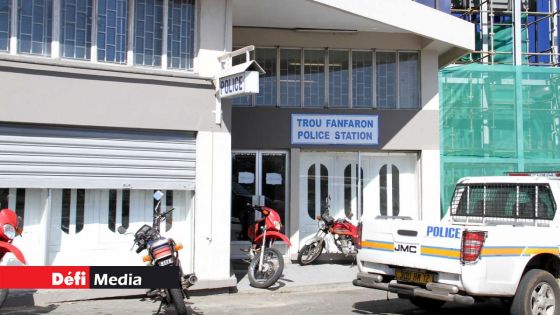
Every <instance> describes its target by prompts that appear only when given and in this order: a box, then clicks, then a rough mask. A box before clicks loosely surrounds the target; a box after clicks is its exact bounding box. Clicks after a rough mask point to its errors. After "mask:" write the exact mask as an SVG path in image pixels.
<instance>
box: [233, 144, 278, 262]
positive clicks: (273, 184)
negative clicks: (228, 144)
mask: <svg viewBox="0 0 560 315" xmlns="http://www.w3.org/2000/svg"><path fill="white" fill-rule="evenodd" d="M287 155H288V154H287V153H286V152H282V151H260V150H259V151H237V152H233V154H232V196H231V198H232V200H231V257H232V258H245V256H246V253H244V252H242V251H241V249H243V248H247V247H248V245H249V237H248V235H247V231H248V228H249V224H251V222H253V221H254V219H255V215H257V214H258V213H257V214H256V213H255V211H254V210H252V209H251V208H250V207H248V206H247V204H250V205H261V206H267V207H270V208H272V209H274V210H276V211H277V212H278V213H279V214H280V217H281V218H282V225H283V228H282V231H281V232H282V233H284V234H286V224H287V222H289V221H288V217H287V214H288V212H287V211H286V195H287V193H286V192H287V185H286V183H287V163H288V161H287Z"/></svg>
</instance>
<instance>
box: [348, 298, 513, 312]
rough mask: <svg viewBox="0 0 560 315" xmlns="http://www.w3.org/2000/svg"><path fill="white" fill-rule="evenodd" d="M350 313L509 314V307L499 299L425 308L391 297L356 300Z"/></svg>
mask: <svg viewBox="0 0 560 315" xmlns="http://www.w3.org/2000/svg"><path fill="white" fill-rule="evenodd" d="M352 307H353V308H354V309H353V310H352V313H355V314H386V313H393V314H441V315H443V314H453V315H463V314H464V315H467V314H468V315H470V314H473V313H477V312H478V313H482V314H495V315H500V314H504V315H505V314H509V309H508V308H507V307H505V306H504V304H502V303H501V302H500V301H494V300H492V301H487V302H481V303H475V304H473V305H470V306H465V305H461V304H456V303H446V304H445V305H444V306H443V307H442V308H439V309H433V310H425V309H421V308H418V307H416V306H414V305H413V304H412V303H410V302H409V301H408V300H407V299H398V298H393V299H389V300H375V301H363V302H356V303H354V305H352Z"/></svg>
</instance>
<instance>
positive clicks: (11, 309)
mask: <svg viewBox="0 0 560 315" xmlns="http://www.w3.org/2000/svg"><path fill="white" fill-rule="evenodd" d="M36 292H37V290H10V292H9V294H8V299H7V300H6V302H5V303H4V305H3V306H2V309H1V310H0V314H6V315H16V314H22V315H23V314H48V313H50V312H52V311H54V310H55V309H56V308H57V307H58V306H57V305H54V304H50V305H47V306H36V305H35V299H34V298H33V295H34V294H35V293H36Z"/></svg>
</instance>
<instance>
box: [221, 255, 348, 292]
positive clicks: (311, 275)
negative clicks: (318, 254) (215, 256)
mask: <svg viewBox="0 0 560 315" xmlns="http://www.w3.org/2000/svg"><path fill="white" fill-rule="evenodd" d="M232 266H233V271H234V273H235V276H236V277H237V280H238V282H237V290H238V292H258V291H263V290H265V291H266V290H273V291H278V290H279V291H294V290H303V289H304V288H303V287H306V288H305V289H306V290H308V289H309V287H316V286H325V285H333V284H352V280H354V279H355V278H356V274H357V273H358V267H357V266H356V265H355V264H352V263H349V262H320V263H316V264H312V265H307V266H300V265H299V264H298V263H297V262H293V263H292V262H286V263H285V264H284V272H283V274H282V276H281V277H280V279H279V280H278V282H277V283H276V284H274V285H273V286H272V287H270V288H268V289H257V288H253V287H251V285H250V284H249V279H248V277H247V268H248V267H249V264H248V263H245V262H242V261H234V262H232Z"/></svg>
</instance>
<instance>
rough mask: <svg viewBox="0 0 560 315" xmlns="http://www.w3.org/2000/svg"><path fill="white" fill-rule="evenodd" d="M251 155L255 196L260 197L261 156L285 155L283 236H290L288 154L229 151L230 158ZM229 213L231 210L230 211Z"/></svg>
mask: <svg viewBox="0 0 560 315" xmlns="http://www.w3.org/2000/svg"><path fill="white" fill-rule="evenodd" d="M243 153H245V154H251V153H254V154H255V195H262V184H261V183H262V156H263V154H285V155H286V161H285V163H286V165H285V169H286V174H285V175H284V176H285V179H284V181H285V185H284V190H285V192H284V196H285V199H286V200H285V202H284V204H285V206H284V216H285V217H284V222H285V223H286V224H285V225H284V231H285V235H290V233H289V232H290V224H289V223H290V211H289V205H290V204H289V202H288V201H289V200H290V195H289V194H290V187H289V184H290V179H289V176H290V160H289V159H290V152H289V151H288V150H231V154H232V157H233V155H234V154H243ZM230 211H231V209H230ZM230 215H231V213H230ZM230 228H231V224H230ZM230 243H231V244H234V245H243V244H248V243H249V241H237V240H236V241H233V240H230Z"/></svg>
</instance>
